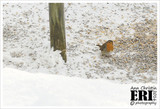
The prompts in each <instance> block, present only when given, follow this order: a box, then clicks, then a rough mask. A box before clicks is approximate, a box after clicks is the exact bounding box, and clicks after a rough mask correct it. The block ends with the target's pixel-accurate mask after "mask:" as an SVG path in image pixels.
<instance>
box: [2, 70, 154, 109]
mask: <svg viewBox="0 0 160 109" xmlns="http://www.w3.org/2000/svg"><path fill="white" fill-rule="evenodd" d="M2 83H3V84H2V87H3V90H2V93H3V96H2V97H3V99H2V100H3V107H31V106H32V107H36V106H54V107H55V106H56V107H121V108H122V107H129V106H130V88H131V86H138V85H137V84H120V83H113V82H111V81H109V80H104V79H82V78H78V77H74V78H73V77H66V76H60V75H53V74H45V73H30V72H25V71H20V70H17V69H13V68H4V69H3V82H2ZM139 85H140V86H141V85H142V84H139ZM145 85H146V86H147V85H150V86H151V85H152V86H154V84H145ZM140 106H141V105H140ZM152 106H153V105H152ZM141 107H143V106H141ZM148 107H151V106H148Z"/></svg>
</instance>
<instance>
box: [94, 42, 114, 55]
mask: <svg viewBox="0 0 160 109" xmlns="http://www.w3.org/2000/svg"><path fill="white" fill-rule="evenodd" d="M97 46H99V47H100V50H101V53H102V56H106V57H109V56H111V53H112V51H113V41H112V40H108V41H107V42H105V43H104V44H103V45H97Z"/></svg>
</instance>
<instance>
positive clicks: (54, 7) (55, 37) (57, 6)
mask: <svg viewBox="0 0 160 109" xmlns="http://www.w3.org/2000/svg"><path fill="white" fill-rule="evenodd" d="M49 22H50V42H51V48H52V47H54V51H55V50H60V51H61V56H62V58H63V60H64V61H65V62H66V61H67V56H66V38H65V21H64V4H63V3H49Z"/></svg>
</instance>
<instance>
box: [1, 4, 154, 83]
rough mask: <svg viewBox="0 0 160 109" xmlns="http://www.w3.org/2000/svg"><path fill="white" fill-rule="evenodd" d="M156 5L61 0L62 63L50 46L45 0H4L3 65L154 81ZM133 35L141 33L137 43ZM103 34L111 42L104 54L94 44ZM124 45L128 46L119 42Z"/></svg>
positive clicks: (86, 76)
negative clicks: (112, 47)
mask: <svg viewBox="0 0 160 109" xmlns="http://www.w3.org/2000/svg"><path fill="white" fill-rule="evenodd" d="M156 9H157V7H156V4H154V3H98V4H97V3H66V4H65V25H66V42H67V63H64V62H63V60H62V58H61V56H60V54H59V53H60V52H59V51H55V52H53V50H51V49H50V41H49V40H50V38H49V14H48V4H47V3H37V4H36V3H4V4H3V26H4V30H3V62H4V64H3V66H4V68H5V67H12V68H16V69H20V70H23V71H29V72H33V73H36V72H43V73H51V74H58V75H66V76H70V77H72V76H74V77H82V78H92V79H100V78H104V79H106V80H113V81H116V82H122V83H132V82H137V83H139V82H143V83H149V82H152V83H156V77H157V76H156V75H157V71H156V68H157V67H156V66H157V65H156V59H157V58H156V56H157V55H156V53H157V51H156V49H157V48H156V42H157V41H156V18H157V17H156ZM146 25H147V26H146ZM145 27H147V29H146V28H145ZM151 29H153V30H151ZM144 30H145V31H144ZM140 33H143V34H140ZM149 35H151V36H153V37H152V38H148V37H150V36H149ZM139 36H140V37H141V36H143V37H144V38H143V37H141V39H142V41H141V43H142V44H141V43H139V41H137V39H138V40H141V39H140V38H138V37H139ZM128 37H129V38H136V39H134V41H133V42H135V44H136V43H137V42H138V44H139V45H138V44H137V45H138V46H141V45H143V42H146V43H147V45H146V44H144V45H145V46H144V47H137V45H134V44H133V43H129V42H130V41H128V39H127V40H126V38H128ZM145 37H146V38H145ZM116 38H119V39H118V40H117V39H116ZM108 39H110V40H113V41H114V43H115V50H114V53H113V54H114V55H113V56H112V57H111V58H104V57H101V56H100V55H101V51H100V50H99V48H98V46H96V45H97V44H103V43H104V42H105V41H107V40H108ZM120 39H121V42H122V43H121V44H118V42H120V41H119V40H120ZM143 39H144V40H143ZM145 39H146V40H148V39H151V41H149V42H148V41H145ZM129 45H134V46H133V47H125V46H129ZM147 47H148V48H151V47H152V48H153V49H151V50H150V51H149V50H148V49H144V48H147ZM132 48H133V49H132ZM142 48H143V49H142ZM144 54H145V55H144Z"/></svg>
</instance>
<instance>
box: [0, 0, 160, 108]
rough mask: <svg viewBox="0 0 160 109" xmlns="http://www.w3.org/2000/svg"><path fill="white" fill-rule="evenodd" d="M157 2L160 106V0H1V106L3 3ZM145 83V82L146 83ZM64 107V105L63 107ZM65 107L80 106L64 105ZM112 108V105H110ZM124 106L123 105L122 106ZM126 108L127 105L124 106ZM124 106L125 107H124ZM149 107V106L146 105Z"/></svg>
mask: <svg viewBox="0 0 160 109" xmlns="http://www.w3.org/2000/svg"><path fill="white" fill-rule="evenodd" d="M107 2H108V3H156V4H157V84H156V86H157V106H158V107H160V103H159V102H160V100H159V99H160V92H159V91H160V90H159V89H160V63H159V62H160V50H159V49H160V15H159V14H160V1H159V0H154V1H151V0H121V1H118V0H77V1H75V0H54V1H53V0H34V1H32V0H24V1H22V0H1V2H0V5H1V6H0V16H1V18H0V24H1V30H0V36H1V37H0V43H1V44H0V50H1V51H0V53H1V54H0V60H1V62H0V67H1V68H0V69H1V70H0V87H1V90H0V96H1V99H0V106H1V107H0V108H5V107H3V100H2V96H3V91H2V82H3V78H2V77H3V3H107ZM144 85H145V84H144ZM7 108H19V109H22V108H24V107H7ZM25 108H45V109H47V108H61V107H57V106H33V107H32V106H29V107H28V106H27V107H25ZM62 108H63V107H62ZM64 108H79V107H64ZM80 108H84V107H80ZM85 108H95V107H85ZM97 108H99V107H97ZM106 108H107V107H106ZM108 108H111V107H108ZM121 108H123V107H121ZM124 108H125V107H124ZM124 108H123V109H124ZM127 108H133V107H131V106H130V107H127ZM146 108H147V107H146Z"/></svg>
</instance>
